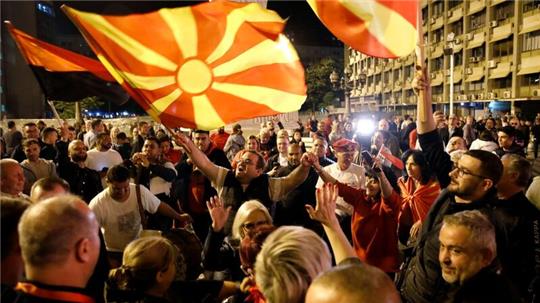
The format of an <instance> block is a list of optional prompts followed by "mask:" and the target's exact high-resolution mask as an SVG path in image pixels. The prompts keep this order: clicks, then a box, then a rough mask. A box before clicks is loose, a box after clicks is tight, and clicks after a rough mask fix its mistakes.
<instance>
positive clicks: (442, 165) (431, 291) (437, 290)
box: [397, 130, 496, 303]
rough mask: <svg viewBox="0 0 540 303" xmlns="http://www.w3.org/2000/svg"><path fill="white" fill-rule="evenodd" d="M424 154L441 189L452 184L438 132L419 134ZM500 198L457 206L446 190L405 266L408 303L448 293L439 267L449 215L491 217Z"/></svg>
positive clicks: (403, 281) (427, 301) (402, 284)
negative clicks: (442, 235) (478, 213)
mask: <svg viewBox="0 0 540 303" xmlns="http://www.w3.org/2000/svg"><path fill="white" fill-rule="evenodd" d="M418 139H419V141H420V145H421V146H422V152H423V153H424V155H425V157H426V159H427V160H428V162H429V163H430V165H431V167H435V168H437V169H435V173H436V175H437V178H438V180H439V184H440V186H441V188H443V189H444V188H446V187H447V186H448V184H450V177H449V175H448V174H449V172H450V171H451V170H452V166H453V164H452V161H451V160H450V156H449V155H448V154H447V153H446V152H444V149H443V145H442V141H441V138H440V136H439V134H438V131H437V130H433V131H431V132H429V133H426V134H422V135H418ZM495 199H496V197H495V190H494V189H493V190H492V191H491V192H489V194H487V195H486V196H484V198H483V199H481V200H479V201H473V202H471V203H457V202H456V201H455V197H454V195H453V194H451V193H449V192H448V191H447V190H446V189H444V190H443V191H442V192H441V194H440V195H439V197H438V198H437V200H435V202H434V203H433V205H432V206H431V209H430V210H429V212H428V214H427V216H426V218H425V220H424V222H423V223H422V230H421V231H420V234H419V236H418V243H417V246H416V247H415V248H414V250H413V253H412V257H411V258H410V259H409V260H408V261H407V262H406V263H405V264H404V267H403V269H402V270H403V272H402V273H401V274H400V278H399V279H398V284H397V286H398V289H399V290H400V292H401V295H402V296H403V298H404V300H405V301H406V302H414V303H424V302H425V303H431V302H437V301H440V300H441V299H442V298H443V297H444V294H445V293H446V292H447V291H448V288H449V285H448V284H447V283H446V282H445V281H444V280H443V278H442V276H441V267H440V265H439V245H440V244H439V231H440V229H441V227H442V220H443V218H444V216H445V215H449V214H454V213H457V212H460V211H464V210H475V209H476V210H480V211H482V212H484V213H487V214H488V215H489V213H490V210H491V206H490V205H489V203H490V202H493V201H494V200H495Z"/></svg>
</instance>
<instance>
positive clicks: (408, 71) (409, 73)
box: [403, 65, 413, 81]
mask: <svg viewBox="0 0 540 303" xmlns="http://www.w3.org/2000/svg"><path fill="white" fill-rule="evenodd" d="M412 78H413V67H412V65H409V66H406V67H405V79H403V80H405V81H407V79H411V80H412Z"/></svg>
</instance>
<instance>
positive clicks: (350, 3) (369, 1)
mask: <svg viewBox="0 0 540 303" xmlns="http://www.w3.org/2000/svg"><path fill="white" fill-rule="evenodd" d="M308 4H309V5H310V6H311V8H312V9H313V11H314V12H315V14H316V15H317V17H319V19H320V20H321V22H322V23H323V24H324V25H325V26H326V27H327V28H328V30H329V31H330V32H332V34H334V35H335V36H336V37H337V38H338V39H339V40H341V41H343V42H344V43H345V44H347V45H349V46H350V47H352V48H354V49H355V50H357V51H359V52H362V53H364V54H366V55H369V56H373V57H379V58H398V57H403V56H407V55H409V54H411V53H412V52H413V51H414V48H415V46H416V39H417V32H416V24H417V23H416V22H417V21H416V18H417V14H418V5H419V1H418V0H308Z"/></svg>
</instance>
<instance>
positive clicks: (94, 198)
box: [0, 73, 540, 303]
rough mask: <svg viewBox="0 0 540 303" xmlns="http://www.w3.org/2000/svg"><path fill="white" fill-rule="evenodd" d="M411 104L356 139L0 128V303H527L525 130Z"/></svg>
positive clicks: (532, 204) (539, 240) (322, 126)
mask: <svg viewBox="0 0 540 303" xmlns="http://www.w3.org/2000/svg"><path fill="white" fill-rule="evenodd" d="M413 87H414V88H415V90H416V91H418V92H423V95H426V96H427V97H426V99H427V102H419V105H418V107H419V110H418V117H416V119H415V118H413V117H410V116H403V117H402V116H396V117H392V118H382V119H380V120H379V121H378V123H377V127H376V130H375V131H374V133H373V134H371V135H370V136H367V137H366V136H365V135H363V134H361V133H359V132H357V131H355V130H356V129H358V128H359V127H362V125H359V122H358V121H357V120H355V119H353V118H351V117H343V116H339V117H333V118H332V117H331V116H329V117H327V118H325V119H323V120H321V121H317V119H315V117H311V118H310V119H309V120H308V121H306V123H301V122H298V125H297V127H296V128H294V129H286V128H285V127H284V126H283V124H281V123H280V122H279V121H277V120H276V119H270V120H268V121H266V122H264V123H263V124H262V125H261V127H260V131H259V132H258V133H257V134H255V135H251V136H244V133H243V131H242V126H241V125H240V124H236V125H234V126H233V127H232V132H231V133H228V132H227V131H226V129H225V128H220V129H218V130H216V131H213V132H209V131H205V130H199V129H194V130H191V131H190V132H189V133H183V132H181V131H177V130H173V131H170V130H168V129H166V128H161V127H159V126H158V125H152V124H151V123H148V122H138V123H137V124H136V125H134V126H133V127H132V131H131V133H129V134H126V133H125V132H122V131H121V130H120V129H119V128H118V127H112V126H111V125H106V124H105V123H104V121H101V120H99V119H95V120H91V121H87V123H86V124H85V125H84V126H81V125H68V124H67V123H64V124H63V125H62V126H60V127H58V128H55V127H52V126H46V125H45V124H44V123H32V122H30V123H26V124H24V126H23V127H22V131H19V130H18V129H17V126H16V125H15V123H14V122H13V121H10V122H8V130H6V131H5V132H4V133H3V137H2V142H1V143H2V144H0V147H1V149H0V153H1V154H2V159H1V160H0V191H1V198H0V200H1V216H2V218H1V220H2V221H1V223H2V239H1V240H2V264H1V265H2V270H1V277H2V281H1V282H2V294H1V297H2V302H6V303H7V302H268V303H300V302H310V303H315V302H375V303H376V302H413V303H417V302H418V303H422V302H426V303H427V302H430V303H431V302H540V210H539V209H540V177H536V178H534V179H533V176H535V175H539V173H538V172H537V173H534V172H533V171H534V167H535V165H536V166H537V165H540V162H539V161H540V160H538V159H539V158H538V157H537V156H538V145H539V142H540V116H537V117H536V119H535V121H534V122H528V121H525V120H523V119H519V118H518V117H515V116H507V115H505V116H502V117H497V118H494V117H491V116H485V117H480V119H478V120H475V119H474V118H473V117H471V116H468V117H458V116H456V115H451V116H448V117H447V116H445V115H444V113H442V112H439V111H435V112H432V109H431V104H430V101H429V99H430V87H429V83H428V81H427V80H425V79H424V78H423V76H422V74H421V73H419V74H418V75H417V77H416V79H415V82H414V83H413ZM421 107H424V108H421ZM529 145H531V146H532V148H531V149H530V151H529V150H528V147H529Z"/></svg>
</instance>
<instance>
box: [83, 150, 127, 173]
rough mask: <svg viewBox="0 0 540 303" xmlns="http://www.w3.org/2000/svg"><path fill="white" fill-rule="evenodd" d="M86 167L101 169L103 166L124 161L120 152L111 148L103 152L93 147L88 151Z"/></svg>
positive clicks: (109, 166)
mask: <svg viewBox="0 0 540 303" xmlns="http://www.w3.org/2000/svg"><path fill="white" fill-rule="evenodd" d="M87 155H88V157H87V158H86V162H85V164H86V167H88V168H90V169H93V170H96V171H101V170H102V169H103V168H105V167H106V168H111V167H113V166H115V165H118V164H121V163H122V156H120V153H119V152H117V151H115V150H114V149H112V148H110V149H109V150H107V151H104V152H101V151H99V150H97V149H95V148H94V149H91V150H89V151H88V152H87Z"/></svg>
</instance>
